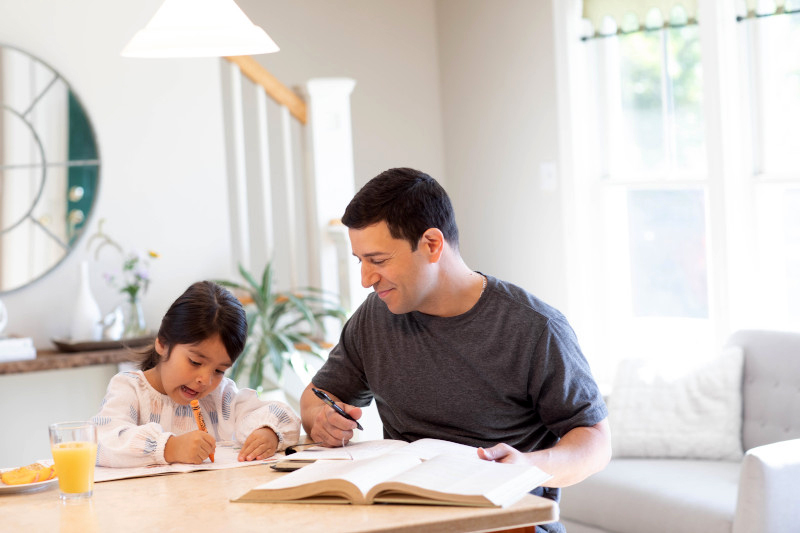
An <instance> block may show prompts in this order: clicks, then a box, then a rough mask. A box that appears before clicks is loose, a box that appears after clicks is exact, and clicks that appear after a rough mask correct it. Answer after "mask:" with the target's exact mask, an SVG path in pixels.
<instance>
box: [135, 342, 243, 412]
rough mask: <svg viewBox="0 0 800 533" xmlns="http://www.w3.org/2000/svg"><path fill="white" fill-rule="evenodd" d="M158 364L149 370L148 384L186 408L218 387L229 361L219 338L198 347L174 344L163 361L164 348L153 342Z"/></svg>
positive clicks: (199, 344)
mask: <svg viewBox="0 0 800 533" xmlns="http://www.w3.org/2000/svg"><path fill="white" fill-rule="evenodd" d="M156 351H157V352H158V354H159V355H160V356H161V357H162V359H161V362H160V363H159V364H158V365H156V366H155V367H154V368H152V369H151V370H148V371H147V372H152V375H151V376H149V377H151V378H152V379H150V383H151V384H152V385H153V387H155V389H156V390H157V391H158V392H160V393H161V394H166V395H167V396H169V397H170V398H171V399H172V400H173V401H174V402H176V403H179V404H181V405H187V404H188V403H189V402H191V401H192V400H199V399H200V398H202V397H203V396H206V395H207V394H209V393H210V392H211V391H213V390H214V389H215V388H217V385H219V383H220V381H222V375H223V374H224V373H225V370H226V369H228V368H230V366H231V359H230V357H228V352H227V351H226V350H225V345H224V344H222V340H221V339H220V336H219V335H214V336H213V337H209V338H208V339H206V340H204V341H202V342H199V343H197V344H176V345H175V346H174V347H173V348H172V352H171V353H170V355H169V358H168V359H167V360H166V361H165V360H164V357H166V355H167V347H166V346H164V345H163V344H161V342H160V341H159V340H158V339H156Z"/></svg>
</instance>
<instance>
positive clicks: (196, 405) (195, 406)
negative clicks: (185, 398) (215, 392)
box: [189, 400, 214, 463]
mask: <svg viewBox="0 0 800 533" xmlns="http://www.w3.org/2000/svg"><path fill="white" fill-rule="evenodd" d="M189 405H191V406H192V413H193V414H194V421H195V422H197V429H199V430H200V431H205V432H206V433H208V430H207V429H206V422H205V420H203V413H201V412H200V402H198V401H197V400H192V401H191V402H189ZM208 457H209V459H211V462H212V463H213V462H214V454H213V453H211V454H209V456H208Z"/></svg>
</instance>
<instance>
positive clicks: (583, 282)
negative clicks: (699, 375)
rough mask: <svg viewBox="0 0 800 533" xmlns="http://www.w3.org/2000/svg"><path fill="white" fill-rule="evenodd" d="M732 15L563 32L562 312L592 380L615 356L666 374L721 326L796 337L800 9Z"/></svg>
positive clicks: (721, 334) (608, 370) (721, 332)
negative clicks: (652, 364) (665, 364)
mask: <svg viewBox="0 0 800 533" xmlns="http://www.w3.org/2000/svg"><path fill="white" fill-rule="evenodd" d="M573 4H574V2H573ZM728 4H730V5H728ZM732 5H733V2H732V1H731V2H715V1H714V0H699V1H698V19H699V20H700V23H699V24H693V25H686V26H671V27H664V26H663V25H661V24H657V25H656V26H659V29H654V30H648V31H638V32H635V33H620V34H617V35H614V36H611V37H604V38H595V39H588V40H583V41H579V39H576V38H575V32H574V31H572V32H570V31H567V32H566V33H565V35H567V36H571V37H572V40H570V42H569V43H568V48H569V52H568V53H567V54H566V57H568V58H569V61H570V65H569V66H568V67H566V68H567V70H568V72H569V81H570V86H571V90H570V91H569V92H568V93H567V94H569V95H570V96H569V109H570V111H571V113H572V115H573V120H572V122H571V124H572V125H571V131H570V135H568V136H567V138H568V139H569V141H570V144H571V146H570V147H569V149H568V150H567V153H570V154H573V156H572V160H571V161H570V165H569V166H570V168H573V169H575V172H574V176H573V180H574V181H573V183H572V186H571V188H569V189H570V190H572V191H574V193H573V194H572V196H571V197H568V202H569V205H570V209H569V212H568V216H570V217H572V220H571V222H572V227H574V229H575V235H576V236H577V239H576V240H575V243H574V247H573V248H572V250H571V254H570V255H571V257H570V262H571V264H572V265H573V268H572V269H571V272H572V279H570V280H569V283H570V286H571V287H572V288H573V290H574V293H573V294H572V297H571V302H572V304H571V308H570V309H568V314H569V315H570V316H571V317H574V318H575V320H573V322H574V323H575V326H576V330H577V331H578V334H579V337H580V338H581V342H582V344H583V346H584V349H585V351H586V354H587V357H588V358H589V361H590V363H591V364H592V367H593V370H594V372H595V374H596V376H597V378H598V380H599V381H600V382H601V383H605V384H610V382H611V379H612V378H613V373H614V369H615V368H616V363H617V362H618V361H619V360H620V359H622V358H624V357H651V358H661V359H664V358H668V359H669V360H672V361H674V362H675V363H676V364H680V363H681V362H682V361H686V360H689V359H694V358H697V357H712V356H714V355H715V354H716V353H717V352H718V350H719V347H720V346H721V344H722V342H723V341H724V340H725V338H727V336H728V335H729V334H730V333H731V332H732V331H734V330H736V329H740V328H769V329H795V330H797V329H800V150H798V149H799V148H800V141H798V136H797V134H796V133H795V132H796V130H797V128H798V124H800V56H798V55H797V54H794V53H789V51H790V50H797V49H800V13H797V14H788V13H787V14H781V15H775V16H769V17H763V18H762V17H759V18H754V17H751V18H747V17H744V18H743V19H741V20H739V21H737V18H736V16H735V10H734V9H733V7H732ZM573 7H574V6H573ZM786 7H787V10H788V9H789V7H790V3H787V5H786ZM798 7H800V6H798ZM557 9H558V8H557ZM563 9H565V11H564V13H567V12H569V9H570V8H568V7H563ZM648 17H649V15H648ZM720 20H721V21H723V22H720V23H719V24H720V25H727V26H725V27H724V28H723V27H722V26H713V24H714V21H720ZM720 35H733V38H732V39H730V40H728V41H722V40H721V39H720ZM568 38H569V37H568ZM720 43H721V44H720ZM704 46H705V48H704ZM720 65H725V66H726V68H722V67H720ZM731 66H732V68H727V67H731ZM709 80H710V81H709ZM733 94H736V95H738V97H737V98H736V99H735V100H733V105H728V106H727V107H726V106H725V105H724V104H723V102H725V101H726V99H727V101H728V102H730V101H731V99H730V96H731V95H733ZM722 138H725V139H727V141H726V142H722V141H720V139H722ZM720 147H721V148H720Z"/></svg>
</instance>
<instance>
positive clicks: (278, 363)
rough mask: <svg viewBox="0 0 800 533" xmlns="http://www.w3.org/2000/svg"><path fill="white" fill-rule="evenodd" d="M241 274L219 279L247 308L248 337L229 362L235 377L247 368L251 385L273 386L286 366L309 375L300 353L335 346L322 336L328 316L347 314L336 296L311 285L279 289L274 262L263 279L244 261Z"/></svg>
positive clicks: (316, 354) (317, 353)
mask: <svg viewBox="0 0 800 533" xmlns="http://www.w3.org/2000/svg"><path fill="white" fill-rule="evenodd" d="M239 273H240V274H241V276H242V278H243V279H244V281H245V283H236V282H232V281H224V280H220V281H217V283H219V284H220V285H222V286H224V287H228V288H229V289H231V290H232V291H233V293H234V294H235V295H236V296H237V297H238V298H239V299H240V301H242V303H243V304H244V306H245V311H246V313H247V328H248V332H247V342H246V344H245V348H244V351H243V352H242V355H241V356H239V358H238V359H237V360H236V362H235V363H234V364H233V366H232V367H231V370H230V377H231V379H233V380H234V381H238V380H239V379H240V378H243V377H244V376H243V373H244V372H245V370H247V373H248V374H249V375H248V374H244V375H245V376H247V383H248V386H249V387H251V388H253V389H256V390H269V389H273V388H277V387H280V386H281V381H282V377H283V376H284V370H285V369H286V367H287V365H288V367H289V368H291V370H292V371H294V373H296V374H297V375H298V376H300V377H301V380H305V381H307V380H310V378H311V375H310V374H311V372H310V369H309V366H308V362H307V361H306V360H305V359H304V358H302V357H297V355H298V352H304V353H307V354H311V355H312V357H316V358H318V359H319V360H320V361H322V360H323V359H324V357H325V355H324V353H323V351H324V349H325V348H330V347H331V344H329V343H326V342H325V340H324V338H325V337H324V335H325V322H326V320H328V319H330V318H334V319H336V320H338V321H339V323H340V324H343V323H344V321H345V319H346V318H347V315H346V313H345V311H344V310H343V309H342V308H341V306H340V305H339V300H338V297H334V296H331V295H329V294H326V293H324V292H323V291H322V290H320V289H316V288H312V287H307V288H303V289H299V290H296V291H291V292H288V291H287V292H278V291H276V290H275V287H274V284H273V270H272V264H271V263H267V265H266V267H264V271H263V273H262V274H261V278H260V280H256V278H255V277H254V276H253V275H252V274H251V273H250V272H248V271H247V270H246V269H245V268H244V267H243V266H242V265H239ZM303 378H305V379H303ZM272 381H274V382H273V383H270V382H272ZM265 384H267V385H268V386H267V387H265V386H264V385H265Z"/></svg>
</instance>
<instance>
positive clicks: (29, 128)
mask: <svg viewBox="0 0 800 533" xmlns="http://www.w3.org/2000/svg"><path fill="white" fill-rule="evenodd" d="M99 175H100V160H99V158H98V150H97V142H96V140H95V134H94V130H93V129H92V125H91V122H90V121H89V117H88V115H87V114H86V110H85V109H84V108H83V106H82V105H81V103H80V101H79V100H78V98H77V97H76V96H75V94H74V93H73V92H72V89H71V88H70V86H69V84H68V83H67V82H66V80H64V78H62V77H61V75H59V73H58V72H56V71H55V70H53V69H52V68H50V67H49V66H48V65H46V64H45V63H43V62H42V61H40V60H39V59H37V58H35V57H33V56H31V55H30V54H27V53H25V52H23V51H21V50H18V49H16V48H13V47H10V46H0V294H2V293H4V292H9V291H13V290H15V289H19V288H21V287H24V286H26V285H28V284H29V283H31V282H33V281H35V280H37V279H39V278H41V277H42V276H44V275H45V274H47V273H48V272H50V271H51V270H53V269H54V268H55V267H56V266H57V265H58V264H59V263H60V262H61V261H63V260H64V258H65V257H66V256H67V255H68V254H69V253H70V251H71V250H72V249H73V247H74V246H75V243H76V242H77V241H78V238H79V237H80V235H81V233H82V232H83V230H84V226H85V222H86V221H87V220H89V215H90V213H91V210H92V207H93V206H94V201H95V197H96V196H97V187H98V182H99Z"/></svg>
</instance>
